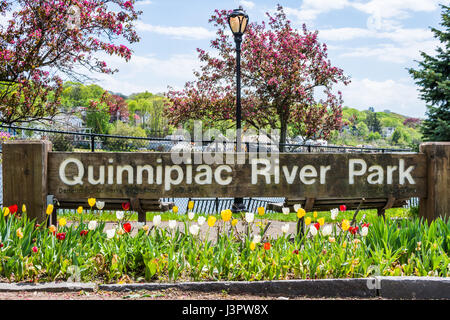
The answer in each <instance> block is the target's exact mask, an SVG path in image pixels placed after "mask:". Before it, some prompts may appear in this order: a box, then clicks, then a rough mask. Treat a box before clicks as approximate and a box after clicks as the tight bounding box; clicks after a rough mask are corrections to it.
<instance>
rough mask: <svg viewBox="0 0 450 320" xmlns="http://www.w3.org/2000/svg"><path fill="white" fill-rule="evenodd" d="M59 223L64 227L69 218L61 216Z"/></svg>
mask: <svg viewBox="0 0 450 320" xmlns="http://www.w3.org/2000/svg"><path fill="white" fill-rule="evenodd" d="M58 223H59V225H60V226H61V227H64V226H65V225H66V224H67V220H66V219H64V218H61V219H59V221H58Z"/></svg>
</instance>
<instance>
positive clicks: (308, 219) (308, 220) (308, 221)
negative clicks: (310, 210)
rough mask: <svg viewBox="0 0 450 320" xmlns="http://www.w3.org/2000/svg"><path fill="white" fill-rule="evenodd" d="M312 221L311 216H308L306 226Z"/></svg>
mask: <svg viewBox="0 0 450 320" xmlns="http://www.w3.org/2000/svg"><path fill="white" fill-rule="evenodd" d="M310 223H311V218H310V217H306V218H305V225H306V226H309V225H310Z"/></svg>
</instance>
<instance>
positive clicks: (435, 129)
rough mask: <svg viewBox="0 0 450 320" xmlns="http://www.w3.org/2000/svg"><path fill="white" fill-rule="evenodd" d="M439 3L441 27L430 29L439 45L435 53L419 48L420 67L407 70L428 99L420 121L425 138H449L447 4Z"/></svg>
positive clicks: (449, 28)
mask: <svg viewBox="0 0 450 320" xmlns="http://www.w3.org/2000/svg"><path fill="white" fill-rule="evenodd" d="M441 7H442V23H441V25H442V26H443V27H444V30H438V29H436V28H431V30H432V31H433V33H434V37H435V38H437V39H439V41H440V42H441V43H442V46H440V47H438V48H437V49H436V52H437V54H436V55H435V56H430V55H428V54H426V53H424V52H421V56H422V58H423V60H422V61H420V62H419V68H418V69H412V68H411V69H409V70H408V71H409V73H410V74H411V76H412V77H413V79H414V80H415V82H416V84H417V85H419V86H420V87H421V88H420V92H421V97H422V99H423V100H425V101H426V102H427V103H428V106H427V108H428V110H427V116H428V118H427V119H426V120H425V121H423V123H422V133H423V135H424V139H425V140H427V141H450V7H449V6H445V5H441Z"/></svg>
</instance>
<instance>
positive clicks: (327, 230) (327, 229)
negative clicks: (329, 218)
mask: <svg viewBox="0 0 450 320" xmlns="http://www.w3.org/2000/svg"><path fill="white" fill-rule="evenodd" d="M314 229H315V228H314ZM332 231H333V229H332V228H331V225H330V224H327V225H325V226H324V227H323V228H322V235H323V236H329V235H331V232H332Z"/></svg>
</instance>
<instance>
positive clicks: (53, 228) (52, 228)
mask: <svg viewBox="0 0 450 320" xmlns="http://www.w3.org/2000/svg"><path fill="white" fill-rule="evenodd" d="M48 230H49V231H50V232H51V233H53V232H55V231H56V227H55V226H54V225H51V226H50V227H48Z"/></svg>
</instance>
